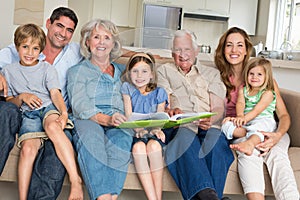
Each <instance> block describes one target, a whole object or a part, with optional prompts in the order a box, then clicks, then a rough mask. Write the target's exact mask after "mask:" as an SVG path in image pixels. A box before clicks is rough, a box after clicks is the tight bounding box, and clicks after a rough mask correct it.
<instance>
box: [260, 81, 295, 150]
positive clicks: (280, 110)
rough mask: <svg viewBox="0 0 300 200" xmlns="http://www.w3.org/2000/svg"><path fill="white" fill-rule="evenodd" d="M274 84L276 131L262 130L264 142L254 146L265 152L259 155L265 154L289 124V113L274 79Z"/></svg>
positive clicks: (286, 129)
mask: <svg viewBox="0 0 300 200" xmlns="http://www.w3.org/2000/svg"><path fill="white" fill-rule="evenodd" d="M274 85H275V94H276V114H277V116H278V119H279V123H278V127H277V130H276V132H274V133H271V132H262V134H264V136H265V140H264V142H262V143H260V144H258V145H257V146H256V148H258V149H259V150H261V151H264V152H265V153H263V154H261V155H265V154H266V153H267V152H268V151H269V150H270V149H271V148H272V147H273V146H274V145H276V144H277V143H278V142H279V140H280V139H281V137H282V136H283V135H284V134H285V133H286V132H287V131H288V129H289V127H290V124H291V119H290V115H289V113H288V111H287V109H286V107H285V104H284V101H283V99H282V97H281V95H280V91H279V88H278V85H277V83H276V81H275V80H274Z"/></svg>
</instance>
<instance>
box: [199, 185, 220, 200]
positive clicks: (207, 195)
mask: <svg viewBox="0 0 300 200" xmlns="http://www.w3.org/2000/svg"><path fill="white" fill-rule="evenodd" d="M194 199H198V200H219V198H218V195H217V193H216V191H215V190H214V189H212V188H205V189H204V190H201V191H199V192H198V193H197V194H196V195H195V196H194Z"/></svg>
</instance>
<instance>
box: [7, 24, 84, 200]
mask: <svg viewBox="0 0 300 200" xmlns="http://www.w3.org/2000/svg"><path fill="white" fill-rule="evenodd" d="M14 43H15V46H16V49H17V51H18V53H19V57H20V62H18V63H13V64H10V65H7V66H5V67H4V68H3V69H2V73H3V75H4V76H5V78H6V80H7V83H8V96H7V97H6V101H10V102H12V103H14V104H16V105H17V106H19V107H20V109H21V112H22V125H21V128H20V131H19V138H18V146H19V147H21V152H20V158H19V166H18V181H19V196H20V200H26V199H27V195H28V188H29V185H30V179H31V174H32V169H33V163H34V160H35V158H36V155H37V153H38V150H39V148H40V146H41V145H42V144H43V140H44V139H50V140H51V141H52V142H53V144H54V147H55V150H56V153H57V155H58V157H59V159H60V160H61V162H62V163H63V165H64V166H65V168H66V170H67V172H68V174H69V177H70V182H71V191H70V195H69V200H71V199H83V191H82V181H81V178H80V176H79V174H78V170H77V167H76V162H75V157H74V150H73V147H72V144H71V142H70V140H69V139H68V138H67V136H66V135H65V134H64V132H63V129H64V128H66V127H67V126H68V125H71V126H70V127H71V128H72V123H71V122H70V121H68V113H67V109H66V105H65V104H64V100H63V97H62V95H61V93H60V84H59V81H58V77H57V72H56V70H55V68H54V67H53V66H51V65H50V64H48V63H46V62H41V61H39V60H38V57H39V54H40V53H41V52H42V51H43V49H44V47H45V44H46V36H45V33H44V32H43V30H42V29H41V28H40V27H38V26H36V25H34V24H26V25H22V26H20V27H18V28H17V30H16V31H15V34H14Z"/></svg>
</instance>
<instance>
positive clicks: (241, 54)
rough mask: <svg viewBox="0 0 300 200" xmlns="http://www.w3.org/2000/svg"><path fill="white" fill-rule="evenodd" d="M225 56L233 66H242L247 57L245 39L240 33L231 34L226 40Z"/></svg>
mask: <svg viewBox="0 0 300 200" xmlns="http://www.w3.org/2000/svg"><path fill="white" fill-rule="evenodd" d="M224 54H225V57H226V60H227V61H228V62H229V63H230V64H231V65H233V66H234V65H242V64H243V62H244V59H245V56H246V55H247V50H246V44H245V39H244V37H243V36H242V35H241V34H240V33H231V34H230V35H228V37H227V39H226V44H225V49H224Z"/></svg>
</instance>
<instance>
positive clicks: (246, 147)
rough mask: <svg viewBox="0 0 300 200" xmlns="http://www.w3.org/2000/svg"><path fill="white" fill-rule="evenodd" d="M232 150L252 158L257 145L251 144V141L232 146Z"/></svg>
mask: <svg viewBox="0 0 300 200" xmlns="http://www.w3.org/2000/svg"><path fill="white" fill-rule="evenodd" d="M230 148H231V149H233V150H236V151H240V152H242V153H244V154H246V155H247V156H251V155H252V153H253V150H254V148H255V145H254V144H253V143H251V142H250V141H248V140H246V141H244V142H241V143H237V144H231V145H230Z"/></svg>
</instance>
